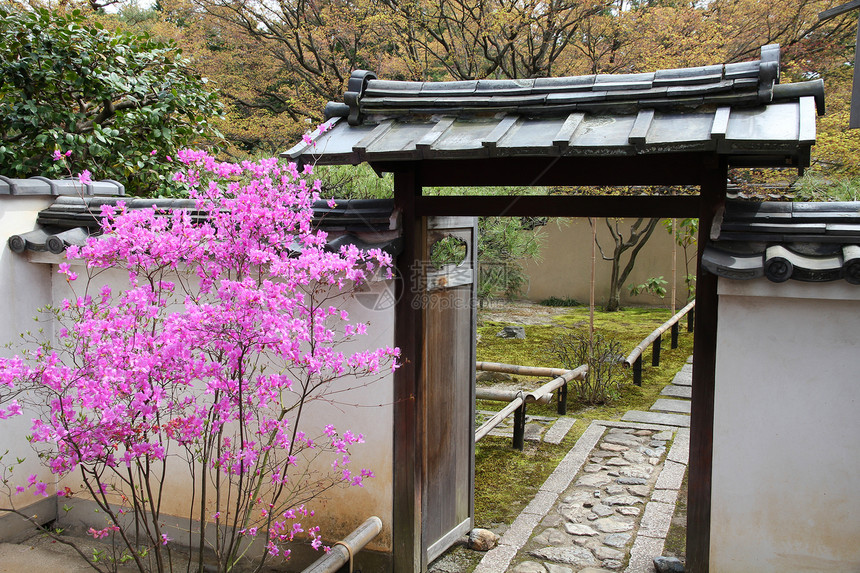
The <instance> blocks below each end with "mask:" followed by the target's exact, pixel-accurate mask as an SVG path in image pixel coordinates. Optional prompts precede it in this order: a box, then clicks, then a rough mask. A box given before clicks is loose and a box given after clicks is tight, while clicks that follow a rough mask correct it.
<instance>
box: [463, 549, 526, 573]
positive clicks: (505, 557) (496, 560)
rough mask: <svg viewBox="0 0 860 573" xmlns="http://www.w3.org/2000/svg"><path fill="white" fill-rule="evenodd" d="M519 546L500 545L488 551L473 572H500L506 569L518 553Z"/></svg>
mask: <svg viewBox="0 0 860 573" xmlns="http://www.w3.org/2000/svg"><path fill="white" fill-rule="evenodd" d="M518 549H519V547H518V546H516V547H515V546H513V545H499V546H497V547H494V548H493V549H491V550H490V551H488V552H487V553H486V554H485V555H484V558H483V559H481V562H480V563H478V566H477V567H476V568H475V570H474V571H473V572H472V573H499V571H506V570H507V569H508V565H510V564H511V561H512V560H513V558H514V557H516V555H517V550H518Z"/></svg>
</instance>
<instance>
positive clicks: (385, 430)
mask: <svg viewBox="0 0 860 573" xmlns="http://www.w3.org/2000/svg"><path fill="white" fill-rule="evenodd" d="M37 258H38V260H41V261H44V262H45V263H52V262H59V261H60V258H58V257H55V256H53V255H42V256H40V257H37ZM37 266H45V267H47V266H50V267H52V268H53V269H54V272H53V295H52V296H53V297H54V300H55V301H56V302H58V303H59V301H61V300H63V299H64V298H69V297H71V296H72V290H71V289H70V286H69V283H68V282H67V281H66V278H65V276H64V275H60V274H59V273H57V272H56V265H55V264H41V265H37ZM72 270H74V271H75V272H77V273H78V275H79V279H78V280H77V281H75V283H76V284H75V288H76V289H77V290H78V291H79V293H80V292H83V289H84V288H85V287H86V285H85V284H84V281H85V280H86V270H85V269H84V267H83V266H81V265H75V264H73V265H72ZM104 284H109V285H110V286H111V288H112V289H113V290H114V292H118V291H119V290H120V289H122V288H125V287H127V285H128V281H127V276H126V275H125V274H124V273H122V272H119V271H111V272H102V273H100V274H99V275H98V277H97V280H94V281H93V282H92V283H91V284H90V285H89V287H86V288H87V291H88V292H90V293H97V292H98V291H99V290H100V289H101V287H102V286H103V285H104ZM371 289H372V290H371V293H376V294H378V295H379V296H380V297H381V300H390V301H393V300H394V298H393V289H394V283H393V281H376V282H373V283H372V284H371ZM384 291H388V297H385V296H384V295H385V292H384ZM333 304H334V303H333ZM380 306H384V305H380ZM345 308H346V309H347V310H348V311H349V313H350V320H351V321H362V322H368V323H369V326H368V335H367V336H363V337H359V339H358V342H357V343H356V344H354V345H353V346H349V347H347V346H344V347H343V348H342V350H343V351H344V352H351V351H356V350H362V349H365V348H376V347H379V346H394V309H393V307H386V308H381V309H380V310H370V309H368V308H366V307H365V306H364V305H362V304H359V303H358V302H356V301H351V302H348V303H346V307H345ZM373 380H374V381H373V382H372V383H370V384H369V385H363V384H362V383H358V384H354V383H352V382H350V381H349V380H346V379H345V380H343V381H340V382H337V384H338V386H339V387H347V386H350V385H351V386H353V388H352V389H350V390H348V391H345V392H341V393H338V394H336V395H334V396H333V398H332V400H333V401H332V402H331V403H326V402H323V401H315V402H311V403H310V404H309V406H308V407H307V408H306V409H305V414H304V415H303V418H304V419H303V422H302V424H301V429H302V430H303V431H305V432H306V433H307V434H308V435H309V436H314V435H318V434H321V433H322V429H323V427H324V426H325V425H326V424H329V423H331V424H334V425H335V426H336V427H337V429H338V430H339V431H341V432H343V431H344V430H347V429H350V430H352V431H353V432H354V433H361V434H363V435H364V436H365V443H364V444H358V445H354V446H352V447H351V448H350V450H351V453H352V455H351V456H350V458H351V460H352V463H351V464H350V466H349V467H350V468H351V469H352V470H354V471H359V470H360V469H361V468H368V469H371V470H372V471H373V472H374V474H375V476H376V477H374V478H371V479H368V480H366V481H365V485H364V487H349V488H334V489H332V490H329V491H328V492H326V494H325V496H324V497H321V498H319V499H316V500H314V501H313V502H312V503H310V504H309V505H308V507H309V508H311V509H313V510H315V512H316V516H315V519H314V520H312V519H306V520H302V523H303V525H305V526H310V525H314V524H316V525H320V526H321V528H322V529H321V533H322V534H323V536H324V537H325V538H326V539H327V540H337V539H342V538H343V537H345V536H346V535H347V534H348V533H350V532H351V531H352V530H353V529H355V528H356V527H357V526H358V525H360V524H361V523H362V522H363V521H364V520H365V519H367V518H368V517H370V516H371V515H376V516H377V517H379V518H380V519H381V520H382V522H383V531H382V533H381V534H380V535H379V536H377V537H376V538H375V539H374V540H373V541H372V542H371V543H370V544H369V545H368V546H367V547H368V549H371V550H378V551H391V543H392V535H391V524H392V516H393V498H392V496H393V435H392V429H393V427H394V415H393V401H394V389H393V375H392V374H391V373H385V374H384V375H382V376H380V377H378V378H374V379H373ZM321 461H322V463H323V464H324V465H325V466H327V465H328V464H330V461H331V460H330V458H326V459H324V460H321ZM177 467H178V468H180V470H182V469H183V466H182V464H181V463H180V464H179V465H173V466H172V468H177ZM297 469H301V468H297ZM323 469H326V468H325V467H324V468H323ZM293 475H297V474H295V473H294V474H293ZM79 481H80V480H79V479H77V477H76V476H69V477H68V478H66V479H65V480H64V481H62V482H61V483H60V486H61V487H63V486H65V485H69V486H70V487H71V488H72V489H73V490H75V491H78V490H80V484H79ZM167 482H168V484H169V485H168V487H167V488H165V489H166V492H167V493H166V498H165V502H164V504H163V505H164V507H168V508H171V509H170V510H169V511H168V513H169V514H172V515H174V516H178V517H184V516H186V515H187V514H188V511H189V503H190V501H191V498H190V496H189V495H188V492H189V491H190V490H189V488H190V487H191V477H190V474H189V473H187V472H184V471H173V470H172V471H170V472H169V474H168V478H167ZM82 507H83V508H84V509H83V511H75V512H72V513H70V514H69V515H68V516H66V518H68V519H73V520H76V521H80V522H84V523H86V524H87V525H88V526H90V525H92V526H98V527H103V526H104V525H103V523H104V518H103V517H102V515H101V514H96V513H94V512H92V511H91V509H92V508H91V506H89V505H84V506H82ZM214 511H215V510H214V509H213V511H212V512H213V513H214Z"/></svg>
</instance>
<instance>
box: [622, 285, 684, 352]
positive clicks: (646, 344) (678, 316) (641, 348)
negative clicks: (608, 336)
mask: <svg viewBox="0 0 860 573" xmlns="http://www.w3.org/2000/svg"><path fill="white" fill-rule="evenodd" d="M695 306H696V301H695V300H693V301H691V302H690V304H688V305H687V306H685V307H684V308H682V309H681V310H679V311H678V312H677V313H676V314H675V315H674V316H673V317H672V318H670V319H669V320H667V321H666V322H664V323H663V324H661V325H660V326H658V327H657V328H656V329H655V330H654V332H652V333H651V334H649V335H648V336H646V337H645V339H644V340H642V342H640V343H639V344H638V345H637V346H636V348H634V349H633V351H632V352H631V353H630V354H629V355H628V356H627V358H626V359H625V360H624V363H625V364H627V366H628V367H629V366H633V363H634V362H636V359H637V358H639V357H640V356H641V355H642V353H643V352H644V351H645V349H646V348H648V347H649V346H650V345H651V343H652V342H654V341H655V340H656V339H657V338H658V337H659V336H661V335H662V334H663V333H664V332H666V331H667V330H669V329H670V328H672V325H673V324H675V323H676V322H678V321H679V320H681V318H682V317H683V316H684V315H685V314H687V313H688V312H689V311H691V310H692V309H693V308H694V307H695Z"/></svg>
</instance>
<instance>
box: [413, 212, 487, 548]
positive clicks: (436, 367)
mask: <svg viewBox="0 0 860 573" xmlns="http://www.w3.org/2000/svg"><path fill="white" fill-rule="evenodd" d="M424 221H425V222H426V223H425V224H426V227H425V233H424V238H425V240H424V248H423V250H424V252H423V260H424V261H426V262H427V263H426V264H425V277H426V281H423V282H424V287H425V292H424V293H423V294H422V296H421V297H420V301H421V304H422V305H423V324H424V348H423V354H422V355H423V362H424V364H423V376H422V379H423V381H422V390H423V395H424V400H423V412H422V413H423V415H422V416H421V418H422V419H423V431H424V440H423V441H424V444H425V447H424V459H423V464H422V465H423V476H422V477H423V488H422V489H423V491H424V495H423V499H422V512H421V513H422V527H421V530H422V536H421V547H422V550H423V551H425V552H426V553H425V555H424V558H425V559H426V561H425V563H428V564H429V563H430V562H431V561H433V560H434V559H435V558H436V557H438V556H439V555H440V554H441V553H442V552H444V551H445V550H446V549H448V548H449V547H450V546H451V545H452V544H453V543H454V542H455V541H456V540H457V539H458V538H460V537H461V536H462V535H463V534H465V533H466V532H468V531H469V530H470V529H471V528H472V517H473V510H474V481H475V475H474V459H475V334H476V332H475V330H476V323H477V320H476V316H477V315H476V293H477V290H476V283H477V257H476V250H477V249H476V240H477V239H476V233H477V225H476V222H477V220H476V219H475V218H473V217H428V218H425V219H424Z"/></svg>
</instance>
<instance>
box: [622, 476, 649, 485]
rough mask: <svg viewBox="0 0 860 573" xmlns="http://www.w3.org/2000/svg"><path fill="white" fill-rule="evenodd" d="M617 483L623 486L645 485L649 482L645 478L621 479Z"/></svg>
mask: <svg viewBox="0 0 860 573" xmlns="http://www.w3.org/2000/svg"><path fill="white" fill-rule="evenodd" d="M615 481H616V482H617V483H620V484H621V485H644V484H645V483H646V482H647V481H648V480H646V479H645V478H633V477H620V478H618V479H616V480H615Z"/></svg>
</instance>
